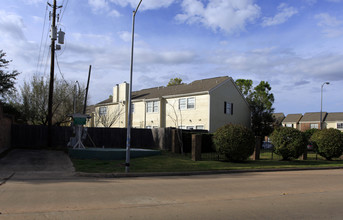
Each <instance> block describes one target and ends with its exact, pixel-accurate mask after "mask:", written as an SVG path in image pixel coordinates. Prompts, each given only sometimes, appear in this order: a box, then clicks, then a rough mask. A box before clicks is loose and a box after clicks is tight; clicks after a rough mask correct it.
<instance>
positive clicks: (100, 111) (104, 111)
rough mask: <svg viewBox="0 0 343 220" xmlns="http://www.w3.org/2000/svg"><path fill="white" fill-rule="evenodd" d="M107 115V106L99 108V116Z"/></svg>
mask: <svg viewBox="0 0 343 220" xmlns="http://www.w3.org/2000/svg"><path fill="white" fill-rule="evenodd" d="M106 113H107V107H106V106H103V107H100V108H99V116H101V115H106Z"/></svg>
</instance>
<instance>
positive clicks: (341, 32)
mask: <svg viewBox="0 0 343 220" xmlns="http://www.w3.org/2000/svg"><path fill="white" fill-rule="evenodd" d="M48 2H50V3H52V0H49V1H48ZM138 2H139V0H88V1H86V0H82V1H81V0H57V3H58V5H62V6H63V7H62V8H61V9H59V10H58V13H59V14H60V15H59V18H60V19H59V22H58V28H59V29H60V28H61V29H62V30H63V31H64V32H65V33H66V36H65V44H64V45H62V49H61V50H60V51H58V52H57V53H56V54H57V61H58V64H59V67H60V68H59V69H60V70H59V69H58V68H56V71H55V75H56V77H58V78H62V77H64V78H65V79H66V80H68V81H75V80H78V81H79V82H80V83H83V84H86V82H87V75H88V68H89V65H92V77H91V83H90V94H89V95H90V103H91V104H95V103H97V102H100V101H102V100H104V99H106V98H108V96H109V95H110V94H111V93H112V87H113V86H115V84H118V83H122V82H123V81H127V82H128V81H129V80H130V78H129V75H130V50H131V25H132V11H133V10H134V8H136V6H137V4H138ZM0 3H1V8H0V49H2V50H4V51H5V52H6V53H7V59H11V60H13V62H12V63H11V68H15V69H17V70H18V71H20V72H21V73H22V74H21V75H20V77H19V81H18V85H17V86H18V87H20V86H21V85H22V83H23V82H24V81H28V80H30V78H31V77H32V75H33V74H34V73H38V74H40V75H49V44H50V41H49V39H48V36H49V25H50V24H51V21H49V11H51V8H50V7H47V1H46V0H12V1H8V0H0ZM342 11H343V0H285V1H278V0H143V2H142V4H141V6H140V8H139V11H138V13H137V15H136V29H135V55H134V77H133V89H134V90H139V89H143V88H150V87H155V86H163V85H166V84H167V83H168V81H169V79H170V78H174V77H180V78H182V79H183V81H184V82H186V83H189V82H192V81H194V80H198V79H204V78H211V77H216V76H231V77H232V78H233V79H239V78H243V79H252V80H253V81H254V84H258V83H259V82H260V81H261V80H265V81H268V82H269V83H270V84H271V86H272V92H273V93H274V95H275V104H274V107H275V112H284V113H285V114H289V113H305V112H318V111H320V88H321V85H322V84H323V83H324V82H326V81H329V82H330V85H325V86H324V101H323V110H324V111H328V112H342V111H343V95H342V94H343V92H342V87H343V14H342Z"/></svg>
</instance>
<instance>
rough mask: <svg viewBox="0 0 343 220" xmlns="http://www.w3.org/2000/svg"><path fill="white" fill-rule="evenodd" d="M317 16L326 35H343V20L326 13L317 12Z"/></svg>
mask: <svg viewBox="0 0 343 220" xmlns="http://www.w3.org/2000/svg"><path fill="white" fill-rule="evenodd" d="M315 18H316V19H318V20H319V21H318V26H319V27H321V28H322V32H323V34H324V35H325V36H326V37H329V38H333V37H338V36H341V35H343V27H342V24H343V21H340V20H338V19H336V18H335V17H333V16H331V15H329V14H326V13H321V14H317V15H316V16H315Z"/></svg>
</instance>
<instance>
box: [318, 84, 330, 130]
mask: <svg viewBox="0 0 343 220" xmlns="http://www.w3.org/2000/svg"><path fill="white" fill-rule="evenodd" d="M325 84H326V85H329V84H330V82H325V83H323V84H322V87H321V88H320V130H322V129H323V119H322V114H323V87H324V85H325Z"/></svg>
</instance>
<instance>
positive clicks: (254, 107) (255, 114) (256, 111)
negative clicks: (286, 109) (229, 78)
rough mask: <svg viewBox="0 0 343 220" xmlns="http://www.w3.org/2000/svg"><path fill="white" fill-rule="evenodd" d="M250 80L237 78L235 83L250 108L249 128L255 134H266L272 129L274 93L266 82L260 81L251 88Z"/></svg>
mask: <svg viewBox="0 0 343 220" xmlns="http://www.w3.org/2000/svg"><path fill="white" fill-rule="evenodd" d="M252 84H253V81H252V80H246V79H238V80H236V85H237V86H238V88H239V89H240V90H241V92H242V94H243V95H244V97H245V98H246V100H247V102H248V103H249V105H250V109H251V129H252V130H253V132H254V133H255V135H256V136H268V135H269V134H270V133H271V132H272V131H273V126H272V124H273V122H274V118H273V112H274V108H273V103H274V95H273V93H271V89H272V88H271V86H270V85H269V83H268V82H265V81H261V82H260V83H259V84H258V85H257V86H256V87H254V88H253V89H252Z"/></svg>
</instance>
